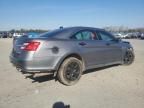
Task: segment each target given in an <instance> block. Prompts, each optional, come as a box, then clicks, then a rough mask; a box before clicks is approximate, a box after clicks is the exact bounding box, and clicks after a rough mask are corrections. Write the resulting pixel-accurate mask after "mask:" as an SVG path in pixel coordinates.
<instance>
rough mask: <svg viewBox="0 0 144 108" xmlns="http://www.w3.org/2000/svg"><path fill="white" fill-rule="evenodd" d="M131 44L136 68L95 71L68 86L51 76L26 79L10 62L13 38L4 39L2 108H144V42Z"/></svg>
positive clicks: (0, 72) (0, 55)
mask: <svg viewBox="0 0 144 108" xmlns="http://www.w3.org/2000/svg"><path fill="white" fill-rule="evenodd" d="M128 41H130V42H131V43H132V45H133V47H134V50H135V56H136V57H135V62H134V63H133V64H132V65H130V66H112V67H108V68H104V69H96V70H91V71H90V72H89V73H88V74H84V75H83V76H82V78H81V80H80V81H79V82H78V83H77V84H76V85H74V86H64V85H62V84H60V83H59V82H58V81H55V80H54V79H53V78H52V77H50V76H48V75H45V76H41V77H35V78H26V77H25V76H26V75H23V74H21V73H20V72H18V71H17V70H16V69H15V68H14V67H13V66H12V65H11V64H10V62H9V54H10V51H11V48H12V39H0V108H66V107H65V106H68V105H69V106H70V108H144V40H128ZM67 108H68V107H67Z"/></svg>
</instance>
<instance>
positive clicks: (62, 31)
mask: <svg viewBox="0 0 144 108" xmlns="http://www.w3.org/2000/svg"><path fill="white" fill-rule="evenodd" d="M68 32H69V30H68V29H56V30H53V31H49V32H46V33H43V34H41V35H39V37H46V38H63V36H64V34H67V33H68Z"/></svg>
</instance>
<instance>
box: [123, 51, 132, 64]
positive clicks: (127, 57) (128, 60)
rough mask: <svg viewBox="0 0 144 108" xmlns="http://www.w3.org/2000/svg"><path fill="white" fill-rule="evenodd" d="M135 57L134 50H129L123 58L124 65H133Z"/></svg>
mask: <svg viewBox="0 0 144 108" xmlns="http://www.w3.org/2000/svg"><path fill="white" fill-rule="evenodd" d="M134 58H135V55H134V53H133V51H131V50H127V51H126V53H125V55H124V59H123V62H124V65H131V64H132V63H133V61H134Z"/></svg>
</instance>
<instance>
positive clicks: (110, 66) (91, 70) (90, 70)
mask: <svg viewBox="0 0 144 108" xmlns="http://www.w3.org/2000/svg"><path fill="white" fill-rule="evenodd" d="M118 65H120V64H114V65H109V66H104V67H99V68H94V69H88V70H86V71H84V72H83V74H88V73H93V72H97V71H101V70H104V69H107V68H112V67H115V66H118Z"/></svg>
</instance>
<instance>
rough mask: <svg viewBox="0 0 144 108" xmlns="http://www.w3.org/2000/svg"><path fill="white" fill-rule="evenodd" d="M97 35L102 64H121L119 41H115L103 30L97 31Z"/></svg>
mask: <svg viewBox="0 0 144 108" xmlns="http://www.w3.org/2000/svg"><path fill="white" fill-rule="evenodd" d="M97 34H98V35H99V37H100V42H101V48H102V49H103V53H102V56H103V58H102V61H103V63H105V64H109V63H119V62H121V59H122V47H121V44H120V41H118V40H116V38H115V37H114V36H113V35H112V34H110V33H108V32H106V31H104V30H101V31H97Z"/></svg>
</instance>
